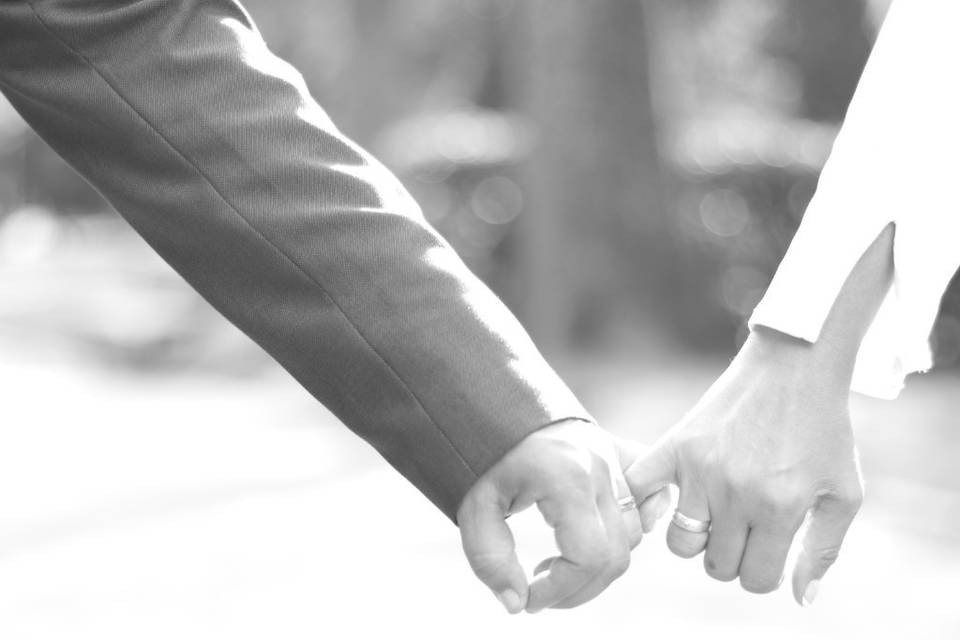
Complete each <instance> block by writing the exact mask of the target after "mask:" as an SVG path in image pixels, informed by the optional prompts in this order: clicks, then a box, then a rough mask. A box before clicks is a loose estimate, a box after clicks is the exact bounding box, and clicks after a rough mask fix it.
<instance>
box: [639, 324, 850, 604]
mask: <svg viewBox="0 0 960 640" xmlns="http://www.w3.org/2000/svg"><path fill="white" fill-rule="evenodd" d="M829 356H830V354H829V353H827V354H825V353H823V350H822V349H817V348H815V347H814V345H811V344H809V343H805V342H802V341H800V340H796V339H793V338H790V337H789V336H785V335H783V334H778V333H777V332H774V331H771V330H764V329H763V328H758V329H757V330H755V331H754V333H753V334H752V335H751V336H750V338H749V339H748V341H747V343H746V344H745V345H744V348H743V349H742V350H741V351H740V354H739V355H738V356H737V358H736V359H735V360H734V361H733V363H732V364H731V365H730V367H729V368H728V369H727V370H726V372H725V373H724V374H723V375H722V376H721V377H720V378H719V379H718V380H717V382H716V383H715V384H714V385H713V387H712V388H711V389H710V390H709V391H708V392H707V393H706V395H705V396H704V397H703V398H702V400H701V401H700V403H699V404H698V405H697V406H696V407H694V409H693V410H692V411H691V412H690V413H689V414H688V415H687V416H686V417H685V418H684V420H683V421H682V422H681V423H680V424H678V425H677V426H676V427H675V428H674V429H672V430H671V431H670V432H668V433H667V434H666V435H665V437H663V438H662V439H661V440H660V441H659V442H658V443H657V445H656V446H655V447H654V448H653V449H652V450H651V451H650V452H649V453H648V454H647V455H646V456H644V457H643V458H641V459H639V460H637V461H636V462H635V463H634V464H633V465H632V466H631V467H630V468H629V469H628V470H627V471H626V478H627V482H628V483H629V484H630V487H631V489H632V491H633V493H634V495H635V496H636V497H637V499H638V500H640V499H642V498H644V497H646V496H648V495H651V494H652V493H654V492H655V491H658V490H660V489H661V488H662V487H663V486H664V485H665V484H676V485H678V486H679V487H680V498H679V505H678V511H679V512H680V513H681V514H683V515H686V516H689V517H691V518H695V519H697V520H702V521H710V522H711V527H710V531H709V533H693V532H690V531H687V530H684V529H683V528H681V527H680V526H678V525H677V524H676V523H671V525H670V528H669V530H668V532H667V543H668V545H669V547H670V549H671V550H672V551H673V552H674V553H675V554H677V555H679V556H682V557H685V558H689V557H693V556H696V555H697V554H699V553H700V552H701V551H704V550H706V554H705V557H704V565H705V568H706V571H707V573H708V574H710V575H711V576H712V577H714V578H716V579H718V580H724V581H727V580H733V579H735V578H737V577H739V578H740V584H741V585H742V586H743V588H744V589H746V590H748V591H752V592H756V593H766V592H769V591H773V590H775V589H776V588H777V587H778V586H779V585H780V582H781V580H782V576H783V571H784V564H785V562H786V558H787V552H788V551H789V549H790V545H791V543H792V541H793V537H794V534H795V533H796V532H797V530H798V528H799V527H800V525H801V524H802V523H803V521H804V518H805V517H806V515H807V514H808V513H810V514H811V515H812V521H811V522H810V526H809V529H808V530H807V533H806V536H805V537H804V540H803V551H802V553H801V555H800V557H799V559H798V561H797V566H796V568H795V570H794V575H793V590H794V595H795V597H796V599H797V601H798V602H801V603H804V604H809V603H810V602H812V601H813V599H814V597H815V596H816V591H817V587H818V586H819V580H820V579H821V578H822V577H823V575H824V573H825V572H826V571H827V569H828V568H829V567H830V565H831V564H833V562H834V560H835V559H836V557H837V553H838V552H839V550H840V545H841V543H842V542H843V537H844V534H845V533H846V531H847V528H848V527H849V526H850V523H851V521H852V520H853V517H854V515H856V513H857V510H858V508H859V507H860V503H861V500H862V484H861V481H860V474H859V470H858V464H857V454H856V448H855V446H854V440H853V434H852V432H851V428H850V417H849V413H848V408H847V405H848V401H847V398H848V391H847V389H848V387H849V381H848V380H847V378H846V375H845V374H844V372H843V371H842V370H838V369H837V367H836V366H835V365H834V364H833V362H835V360H832V359H831V357H829Z"/></svg>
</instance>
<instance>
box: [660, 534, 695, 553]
mask: <svg viewBox="0 0 960 640" xmlns="http://www.w3.org/2000/svg"><path fill="white" fill-rule="evenodd" d="M667 548H669V549H670V551H671V552H673V554H674V555H675V556H679V557H681V558H693V557H695V556H697V555H698V554H699V553H700V552H701V551H703V544H701V543H699V542H695V541H693V540H691V539H690V538H688V537H686V536H683V535H671V534H669V533H668V534H667Z"/></svg>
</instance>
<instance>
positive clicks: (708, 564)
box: [703, 556, 737, 582]
mask: <svg viewBox="0 0 960 640" xmlns="http://www.w3.org/2000/svg"><path fill="white" fill-rule="evenodd" d="M703 568H704V570H705V571H706V572H707V575H708V576H710V577H711V578H713V579H714V580H719V581H720V582H730V581H731V580H735V579H736V577H737V570H736V569H731V568H730V567H728V566H724V565H721V564H720V563H718V562H717V561H716V560H714V559H713V558H710V557H709V556H707V557H706V558H704V561H703Z"/></svg>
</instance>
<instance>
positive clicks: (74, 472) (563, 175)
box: [0, 0, 960, 639]
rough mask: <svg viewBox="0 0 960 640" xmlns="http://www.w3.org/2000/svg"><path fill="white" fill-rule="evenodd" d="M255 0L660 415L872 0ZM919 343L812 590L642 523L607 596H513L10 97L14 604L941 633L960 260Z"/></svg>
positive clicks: (280, 39) (860, 52) (158, 615)
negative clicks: (760, 580)
mask: <svg viewBox="0 0 960 640" xmlns="http://www.w3.org/2000/svg"><path fill="white" fill-rule="evenodd" d="M245 4H246V6H247V8H248V9H249V10H250V12H251V13H252V14H253V17H254V19H255V20H256V21H257V22H258V24H259V27H260V29H261V31H262V33H263V35H264V37H265V39H266V40H267V42H268V43H269V44H270V45H271V47H272V48H273V49H274V51H275V52H277V53H278V54H279V55H281V56H282V57H284V58H286V59H288V60H290V61H291V62H293V63H294V65H295V66H297V67H298V68H299V69H300V70H301V71H302V72H303V75H304V77H305V79H306V81H307V84H308V86H309V87H310V89H311V91H312V92H313V94H314V96H315V97H316V98H317V100H318V101H319V102H320V104H321V105H322V106H323V107H324V108H325V109H326V110H327V111H328V113H329V114H330V115H331V117H332V118H333V120H334V121H335V122H336V123H337V124H338V126H339V128H340V129H341V130H343V131H344V132H346V133H347V134H348V135H350V136H351V137H353V138H355V139H356V140H357V141H358V142H360V143H361V144H362V145H364V146H365V147H367V148H368V149H370V150H371V151H372V152H373V153H374V154H375V155H376V156H377V157H379V158H380V159H381V160H382V161H384V162H385V163H386V164H387V166H388V167H390V168H391V169H392V170H393V171H395V172H396V174H397V175H398V176H399V177H400V178H401V179H402V181H403V182H404V184H405V185H406V186H407V188H408V189H409V190H410V191H411V192H412V193H413V195H414V196H415V197H416V199H417V200H418V201H419V202H420V204H421V206H422V208H423V210H424V213H425V214H426V216H427V217H428V219H429V220H430V221H431V222H432V223H433V224H434V225H435V226H436V227H437V229H439V230H440V232H441V233H442V234H443V235H444V236H445V237H446V238H447V239H448V240H449V241H450V242H451V243H452V244H453V245H454V247H455V248H456V249H457V250H458V251H459V253H460V254H461V255H462V256H463V258H464V259H465V261H466V262H467V263H468V264H469V266H470V267H471V268H472V269H473V270H474V271H475V272H476V273H477V274H478V275H479V276H480V277H482V278H483V279H484V280H485V281H486V282H487V283H488V284H489V285H490V287H491V288H492V289H493V290H494V291H495V292H496V293H497V294H499V295H500V296H501V297H502V298H503V300H504V301H505V302H506V303H507V305H508V306H509V307H510V308H511V309H512V310H513V311H514V312H515V313H516V314H517V315H518V316H519V317H520V319H521V320H522V321H523V322H524V324H525V325H526V326H527V327H528V328H529V330H530V332H531V334H532V335H533V337H534V339H535V341H536V342H537V344H538V345H539V346H540V347H541V349H542V350H543V351H544V353H545V354H546V355H547V357H548V359H549V360H550V362H551V363H552V364H554V365H555V366H556V367H557V369H558V370H559V371H560V373H561V375H563V376H564V378H565V379H567V380H568V381H569V383H570V385H571V386H572V387H573V388H574V390H575V391H576V392H577V393H578V394H579V395H580V396H581V398H582V399H583V401H584V403H585V404H586V406H587V408H588V409H589V410H590V411H591V412H592V413H593V414H594V415H595V416H596V417H597V418H598V419H600V421H601V423H602V424H603V425H604V426H606V427H607V428H609V429H611V430H614V431H616V432H618V433H621V434H623V435H627V436H631V437H636V438H639V439H641V440H645V441H652V440H653V439H655V438H656V437H657V436H658V435H659V434H660V433H661V432H662V431H663V430H665V429H666V428H668V427H669V426H670V425H671V424H672V423H673V422H674V421H676V420H677V419H678V418H679V417H680V416H681V415H682V414H683V412H684V411H685V410H686V409H687V408H689V406H691V405H692V404H693V402H694V401H695V400H696V399H697V398H698V397H699V395H700V394H701V393H702V392H703V391H704V390H705V389H706V387H707V386H709V384H710V383H711V381H712V380H713V378H714V377H715V376H716V375H718V374H719V373H720V372H721V371H722V370H723V367H724V365H725V363H726V362H727V361H728V359H729V358H730V357H731V356H732V354H733V353H734V352H735V350H736V348H737V347H738V346H739V344H740V342H741V341H742V340H743V339H744V336H745V319H746V317H747V316H748V315H749V313H750V312H751V310H752V309H753V306H754V305H755V304H756V303H757V302H758V301H759V299H760V297H761V295H762V294H763V291H764V289H765V287H766V285H767V283H768V282H769V280H770V278H771V277H772V275H773V271H774V270H775V268H776V265H777V264H778V262H779V260H780V258H781V256H782V255H783V252H784V251H785V249H786V247H787V245H788V244H789V241H790V239H791V237H792V234H793V232H794V230H795V229H796V227H797V225H798V223H799V220H800V218H801V216H802V214H803V212H804V208H805V206H806V204H807V202H808V201H809V199H810V197H811V196H812V194H813V192H814V189H815V186H816V182H817V176H818V173H819V171H820V168H821V166H822V164H823V162H824V160H825V159H826V157H827V155H828V153H829V150H830V146H831V144H832V141H833V137H834V135H835V134H836V132H837V130H838V128H839V125H840V122H841V120H842V117H843V114H844V112H845V109H846V106H847V104H848V101H849V99H850V97H851V95H852V93H853V90H854V88H855V86H856V82H857V79H858V77H859V74H860V72H861V70H862V68H863V65H864V63H865V61H866V59H867V56H868V55H869V52H870V48H871V45H872V42H873V39H874V36H875V34H876V30H877V29H878V28H879V25H880V24H881V22H882V19H883V16H884V13H885V11H886V8H887V5H888V4H889V2H888V0H805V1H804V2H791V1H789V0H643V1H640V0H637V1H635V2H621V1H619V0H596V1H595V2H576V1H574V0H550V1H549V2H548V1H547V0H539V1H535V0H528V1H521V0H409V1H407V2H403V3H400V2H386V1H383V0H287V1H286V2H284V3H280V4H278V3H274V2H268V1H267V0H247V2H246V3H245ZM839 213H842V212H838V214H839ZM933 345H934V349H935V356H936V369H935V371H934V372H932V373H930V374H927V375H924V376H914V377H913V378H911V380H910V381H909V384H908V389H907V391H906V392H905V393H904V395H903V396H902V398H901V399H900V400H898V401H896V402H894V403H885V402H880V401H873V400H868V399H863V398H857V399H856V400H855V406H854V410H855V419H856V425H857V431H858V439H859V442H860V449H861V456H862V462H863V467H864V472H865V477H866V481H867V503H866V506H865V508H864V510H863V512H862V515H861V517H860V518H859V520H858V521H857V523H856V524H855V525H854V527H853V529H852V530H851V533H850V535H849V537H848V543H847V545H846V548H845V552H844V554H843V557H842V559H841V561H840V562H839V563H838V565H837V566H836V568H835V569H834V570H833V571H832V572H831V574H830V575H829V576H828V578H827V580H825V581H824V588H823V591H822V595H821V596H820V600H818V602H817V603H816V605H815V606H814V607H813V608H811V609H810V610H805V611H801V610H799V609H798V608H796V606H795V605H793V604H792V602H791V598H790V595H789V593H788V590H787V589H784V590H781V591H780V592H778V593H776V594H774V595H771V596H765V597H759V596H751V595H748V594H745V593H743V592H741V591H740V590H739V588H738V587H737V586H736V585H735V584H720V583H716V582H713V581H711V580H710V579H709V578H707V577H706V575H705V574H704V573H703V572H702V569H701V567H700V562H699V560H697V561H687V562H685V561H681V560H678V559H676V558H674V557H673V556H671V555H670V554H669V552H668V551H667V550H666V548H665V546H664V544H663V541H662V533H655V534H653V535H651V536H650V537H649V538H650V539H649V540H647V541H646V542H645V543H644V544H643V545H642V546H641V548H640V549H639V550H638V551H637V552H636V554H635V559H634V569H633V570H632V571H631V572H630V573H628V575H627V576H626V577H624V578H623V579H622V580H620V581H619V582H618V583H617V584H616V585H615V586H614V587H612V588H611V589H610V590H609V591H608V592H607V593H606V594H604V595H603V596H602V597H601V598H600V599H599V600H598V601H597V602H596V603H594V604H592V605H590V606H588V607H585V608H582V609H580V610H577V611H573V612H547V613H545V614H541V615H540V616H536V617H526V618H520V619H507V616H506V615H505V614H503V613H502V612H501V611H500V610H499V608H498V606H499V605H498V604H497V603H496V602H495V601H494V599H493V598H492V597H490V596H489V594H487V593H486V592H485V590H484V589H483V587H481V586H480V585H479V583H475V581H474V579H473V578H472V576H471V575H470V573H469V569H468V568H467V566H466V563H465V561H463V560H462V558H461V557H460V552H459V543H458V538H457V533H456V530H455V529H454V528H453V527H451V526H450V525H449V523H447V522H446V521H445V520H444V518H443V517H442V516H441V515H440V514H439V513H436V512H435V511H434V509H433V508H432V507H431V506H430V505H429V504H428V503H427V502H426V501H425V500H424V499H423V498H422V497H421V496H419V494H417V493H416V492H415V491H414V490H413V489H412V488H411V487H409V486H407V485H406V483H405V482H403V481H401V480H400V477H399V476H398V475H396V474H395V473H394V472H393V471H392V470H390V469H389V468H388V467H387V466H386V464H385V463H384V462H382V461H381V460H380V459H379V458H378V457H377V456H376V454H375V453H373V452H372V450H371V449H370V448H369V447H367V446H366V445H365V444H364V443H362V442H361V441H359V440H358V439H356V438H355V437H354V436H352V435H351V434H350V433H349V432H347V431H346V429H344V428H343V427H342V426H341V425H339V424H338V423H337V421H336V420H335V419H334V418H333V417H331V416H330V415H329V414H328V413H326V411H325V410H324V409H323V408H322V407H319V406H317V404H316V403H315V402H314V401H313V400H312V399H311V398H310V397H309V396H308V395H307V394H306V393H305V392H304V391H302V390H301V389H299V388H298V387H297V386H296V385H295V383H293V382H292V381H291V380H289V379H288V377H287V376H286V375H285V374H284V373H283V372H282V371H280V370H279V367H278V366H277V365H276V364H274V363H273V362H272V361H271V360H270V359H269V358H268V357H267V356H265V355H264V354H263V353H262V352H261V351H260V350H259V349H258V348H257V347H255V346H254V345H253V344H252V343H251V342H249V341H248V340H247V339H246V338H245V337H244V336H243V335H242V334H240V333H239V332H238V331H237V330H236V329H234V328H233V327H231V326H230V325H229V324H227V323H226V322H225V321H224V320H223V319H222V318H220V317H219V316H218V315H217V314H216V313H215V312H214V311H212V310H211V309H210V308H209V307H208V305H207V304H206V303H205V302H204V301H203V300H201V299H200V298H199V296H197V295H196V294H195V293H193V292H192V290H190V289H189V288H188V287H187V286H186V285H185V284H184V283H183V282H181V281H180V280H179V279H178V277H177V276H176V275H175V274H174V273H173V271H172V270H170V269H169V268H168V267H167V266H166V265H165V264H164V263H162V261H160V260H159V258H157V257H156V256H154V255H153V254H152V253H151V252H150V250H149V249H148V248H147V247H146V245H145V244H144V243H143V242H142V241H141V240H140V238H139V237H138V236H136V234H135V233H133V232H132V231H131V230H130V229H129V228H128V227H127V226H126V225H125V223H124V222H123V220H122V219H121V218H120V217H119V216H118V215H117V214H116V213H115V212H113V211H112V210H111V209H110V207H109V206H108V205H107V204H106V203H105V202H104V201H103V200H102V199H101V198H100V197H99V196H98V194H97V193H96V192H94V191H93V190H92V189H91V188H90V187H89V186H87V185H86V184H85V183H84V182H83V181H82V180H81V179H80V178H78V177H77V176H76V175H75V174H74V173H73V172H72V170H71V169H70V168H69V167H68V166H66V165H65V164H64V163H63V162H62V161H61V160H60V159H59V158H58V157H57V156H56V155H55V154H54V153H53V152H52V151H50V150H49V149H48V148H47V147H46V146H45V145H44V143H43V142H42V141H40V140H39V139H38V138H37V137H36V136H35V135H34V134H33V133H32V132H31V131H30V130H29V128H27V126H26V125H25V124H24V123H23V121H22V120H21V119H20V118H19V116H18V115H17V114H16V113H15V112H14V111H13V110H12V108H11V107H10V106H9V105H8V104H7V103H6V102H5V101H3V99H2V98H0V398H2V401H3V405H5V406H4V410H3V412H2V414H0V415H2V416H3V417H0V637H3V638H17V639H19V638H67V637H69V638H87V637H90V638H94V637H95V638H98V639H102V638H114V637H116V638H120V637H129V636H130V635H134V636H135V637H138V638H153V637H157V638H160V637H164V638H168V637H171V636H176V637H185V638H194V637H196V638H201V637H202V638H220V637H223V638H227V637H230V638H255V637H256V638H261V637H268V636H269V637H284V638H308V637H310V638H313V637H322V636H324V635H328V636H333V637H358V638H361V637H363V638H366V637H372V636H374V634H388V633H390V634H394V635H400V636H401V637H404V636H406V635H408V634H409V635H414V634H416V635H417V636H419V637H429V638H432V637H444V636H446V635H448V634H454V633H455V634H456V635H458V636H460V637H465V638H474V637H476V638H486V637H492V636H493V635H494V634H496V635H497V636H498V637H510V638H512V637H521V636H523V635H527V634H530V633H536V634H541V635H543V634H553V635H555V636H557V637H563V638H566V637H576V636H578V635H581V634H588V633H593V634H596V633H597V632H598V631H600V632H607V633H615V634H624V633H627V634H631V635H634V634H636V635H641V634H657V635H660V634H663V635H672V636H675V637H691V636H692V634H694V633H696V634H700V633H705V634H706V633H709V634H710V635H711V637H714V638H726V637H731V638H733V637H736V638H761V637H764V638H765V637H778V638H793V637H796V638H808V637H809V638H834V637H837V638H839V637H850V634H851V633H857V634H862V635H864V636H869V637H901V636H907V635H909V637H911V638H948V637H960V611H958V609H957V607H956V605H955V603H954V602H953V599H952V598H951V597H950V594H952V593H954V592H955V589H956V588H957V585H958V584H960V529H958V527H960V480H958V479H957V476H956V473H955V472H954V469H955V461H956V460H958V459H960V457H958V456H960V434H958V431H957V430H956V429H953V428H952V427H954V426H955V423H956V422H957V419H956V416H957V415H960V399H958V395H960V394H958V393H957V390H958V389H960V378H958V375H957V367H958V362H960V286H953V287H951V289H950V291H948V293H947V295H946V297H945V298H944V303H943V307H942V310H941V315H940V318H939V320H938V322H937V325H936V328H935V331H934V336H933ZM517 527H518V529H519V530H521V532H522V535H521V544H522V545H525V546H523V549H524V553H527V554H529V556H530V559H531V561H532V560H534V559H535V556H537V554H538V553H540V552H541V549H542V547H543V545H545V542H544V541H543V540H542V539H541V538H542V531H539V530H538V528H537V526H536V523H535V521H534V519H531V518H524V517H521V518H519V519H518V521H517Z"/></svg>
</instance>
